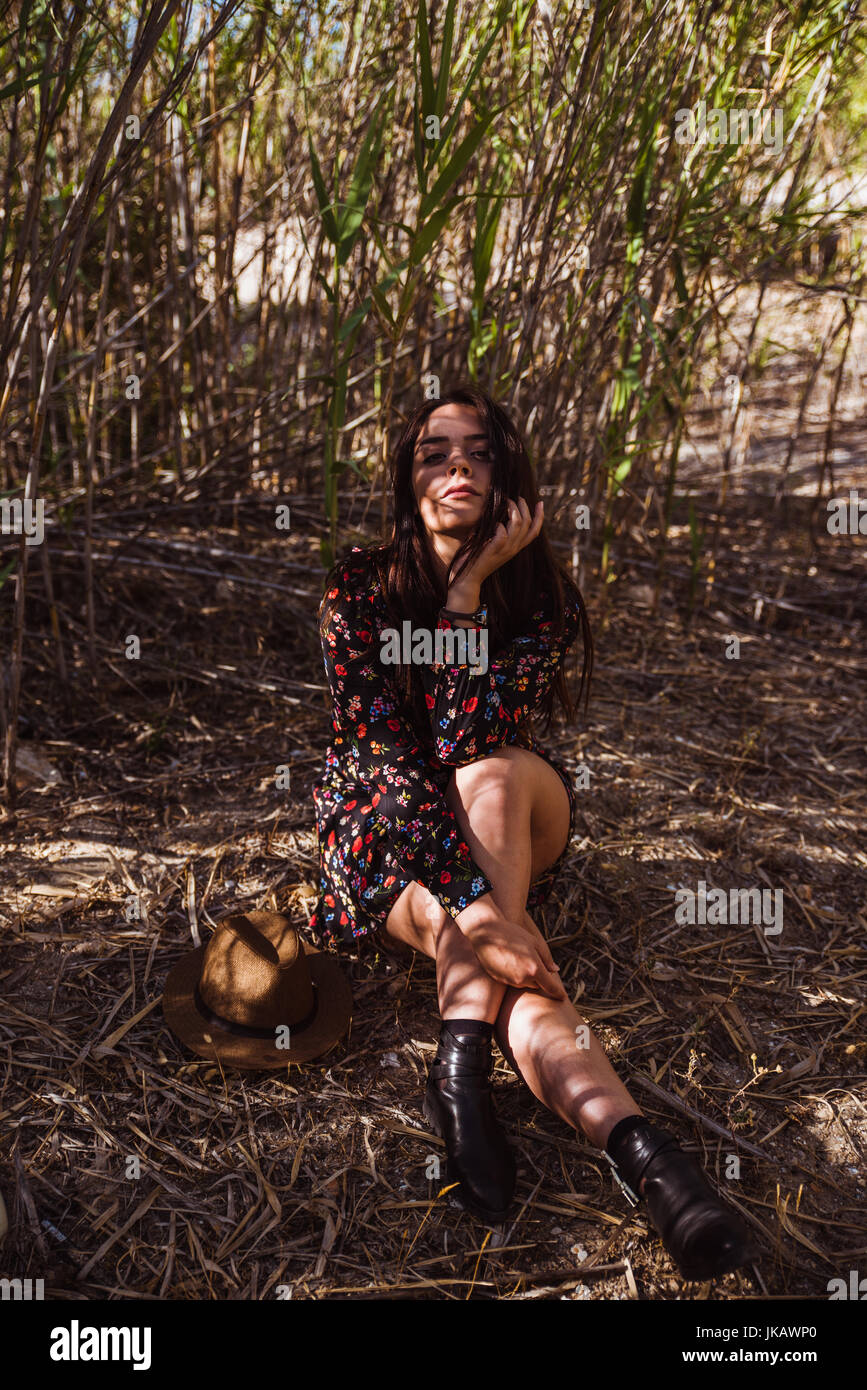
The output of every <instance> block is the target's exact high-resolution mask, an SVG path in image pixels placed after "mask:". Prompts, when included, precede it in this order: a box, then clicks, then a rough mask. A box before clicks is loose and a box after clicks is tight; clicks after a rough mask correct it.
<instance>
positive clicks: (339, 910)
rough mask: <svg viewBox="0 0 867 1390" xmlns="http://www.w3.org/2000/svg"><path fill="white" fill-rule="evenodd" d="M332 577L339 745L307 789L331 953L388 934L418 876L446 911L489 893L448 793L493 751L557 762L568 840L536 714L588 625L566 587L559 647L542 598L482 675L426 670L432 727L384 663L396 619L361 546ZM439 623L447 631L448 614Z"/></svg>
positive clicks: (545, 881)
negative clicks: (460, 771) (422, 721)
mask: <svg viewBox="0 0 867 1390" xmlns="http://www.w3.org/2000/svg"><path fill="white" fill-rule="evenodd" d="M329 581H330V587H329V588H328V589H327V590H326V596H327V598H328V599H329V600H331V599H333V600H336V602H335V605H334V607H333V609H332V610H331V612H330V615H329V614H325V615H324V617H323V620H322V623H321V626H320V635H321V639H322V655H323V661H324V664H325V673H326V676H327V679H328V685H329V688H330V691H331V698H332V702H333V714H332V739H331V742H330V744H329V746H328V750H327V754H326V760H325V771H324V774H323V775H322V777H321V778H320V779H319V780H318V781H317V782H316V783H315V785H314V787H313V802H314V806H315V810H316V829H317V836H318V845H319V865H320V885H319V896H318V898H317V901H316V903H315V906H314V909H313V913H312V915H311V918H310V929H311V931H312V933H313V934H314V936H315V937H316V938H317V939H318V940H319V941H320V942H321V943H322V944H326V945H327V944H328V943H329V942H331V941H336V942H338V943H339V942H345V943H348V944H351V943H352V942H353V941H354V940H355V939H356V938H357V937H359V936H363V935H365V934H366V933H368V932H372V931H376V930H378V929H382V928H384V925H385V920H386V918H387V917H388V914H389V912H390V911H391V909H392V907H393V906H394V903H395V902H396V900H397V898H398V897H399V896H400V894H401V892H402V891H403V889H404V888H405V887H406V885H407V884H408V883H410V882H412V880H413V879H416V880H418V882H419V883H421V884H423V885H424V887H425V888H427V889H428V890H429V891H430V892H431V893H432V894H433V896H434V897H435V898H436V899H437V900H438V901H439V902H440V903H441V904H442V906H443V907H444V908H445V910H446V911H447V912H448V913H449V914H450V915H451V916H455V915H456V914H457V913H458V912H460V911H461V909H462V908H464V907H468V906H469V904H470V903H472V902H475V900H476V899H477V898H480V897H482V896H483V894H485V893H489V892H490V891H491V888H492V885H491V882H490V880H489V879H488V878H487V877H486V875H485V874H484V873H482V871H481V869H480V868H479V866H478V864H476V863H475V861H474V860H473V857H472V855H471V853H470V848H469V845H468V844H467V843H466V841H465V840H464V839H463V837H462V834H461V829H460V826H459V824H458V822H457V820H456V819H455V817H454V815H453V813H452V811H451V809H450V808H449V806H448V805H447V803H446V800H445V790H446V788H447V786H448V783H449V781H450V779H451V777H452V774H453V772H454V770H455V768H456V767H461V766H463V765H464V764H466V763H470V762H474V761H476V760H477V759H479V758H484V757H486V756H487V755H488V754H490V753H491V752H493V751H494V750H495V749H496V748H501V747H503V746H504V745H507V744H514V745H517V746H519V747H523V748H529V749H530V750H531V751H532V752H534V753H537V754H539V756H540V757H543V758H545V759H546V761H547V762H549V763H550V764H551V766H552V767H553V768H554V769H555V771H556V772H557V773H558V774H559V776H560V777H561V778H562V780H563V783H564V785H565V787H566V791H567V793H568V795H569V805H570V812H571V817H570V834H569V838H570V840H571V837H572V834H573V832H574V828H575V814H576V805H577V800H576V793H575V789H574V786H573V783H572V779H571V777H570V775H569V771H568V769H567V768H566V765H565V764H564V763H562V762H561V761H560V760H559V759H558V758H555V757H553V756H552V755H551V754H550V753H548V752H547V750H546V749H545V748H543V747H542V746H541V744H540V743H539V741H538V739H537V738H536V736H535V735H534V734H533V732H532V730H531V728H530V727H529V719H530V716H531V715H532V714H533V712H534V711H535V710H537V708H538V706H539V704H540V702H541V700H542V699H543V698H544V697H545V695H546V694H547V691H548V690H549V688H550V685H551V683H552V681H553V680H554V678H555V676H556V672H557V668H558V666H559V665H560V663H561V662H562V660H563V657H564V655H565V654H566V652H567V651H568V649H569V648H570V647H571V645H572V643H573V642H574V641H575V638H576V637H577V635H578V633H579V631H580V599H579V596H578V592H577V590H576V589H575V588H574V586H573V585H568V584H565V585H564V590H565V595H564V597H565V603H566V627H565V635H564V636H562V637H560V638H559V639H557V638H556V636H555V634H554V631H553V623H552V617H553V615H552V613H551V611H550V606H549V603H550V601H549V600H548V601H546V599H545V597H544V596H540V598H539V603H538V607H537V608H536V609H535V610H534V612H533V614H532V617H531V620H530V623H529V624H528V631H527V632H526V633H524V634H520V635H518V636H517V637H515V638H514V639H513V640H512V641H511V642H509V643H508V644H506V645H505V646H504V647H503V648H502V649H501V650H500V651H498V652H496V653H493V652H490V651H489V653H488V668H487V671H486V672H485V673H484V674H481V673H480V672H478V671H476V672H473V671H472V669H471V666H470V665H469V664H467V665H464V666H460V665H457V664H455V663H453V662H443V663H440V664H437V663H436V662H431V663H429V664H425V665H421V666H419V668H418V669H419V673H420V676H421V679H422V683H423V685H424V689H425V703H426V705H427V709H428V715H429V726H428V727H427V728H423V729H419V728H417V727H416V724H415V722H414V719H413V714H412V711H411V709H410V707H409V705H408V704H407V702H406V701H405V699H404V697H403V693H402V691H401V690H400V688H399V687H398V685H397V682H396V681H395V678H394V674H393V673H394V672H395V671H396V670H397V668H396V667H393V666H389V665H386V664H384V663H383V662H382V661H381V660H380V651H381V647H382V639H381V637H380V634H381V632H382V630H383V629H384V628H394V626H395V624H394V618H393V617H392V616H391V615H390V613H389V612H388V609H387V607H386V604H385V599H384V596H383V593H382V589H381V586H380V583H379V579H378V576H377V574H376V569H375V567H374V566H373V564H372V562H371V558H370V553H369V551H366V550H364V549H362V547H361V546H355V547H354V548H353V550H352V551H351V553H350V554H349V555H348V556H347V557H346V558H345V559H344V560H343V561H341V562H339V563H338V565H337V566H335V567H334V569H332V571H331V574H330V576H329ZM439 626H440V627H441V628H443V629H448V628H450V627H451V626H452V624H451V623H449V621H448V619H446V618H441V619H440V620H439ZM398 630H399V629H398ZM567 848H568V844H567ZM565 853H566V851H565V850H564V851H563V854H561V856H560V858H559V859H558V860H557V862H556V863H555V864H553V865H552V866H551V867H550V868H549V869H548V870H547V871H546V872H545V873H544V874H543V875H542V876H541V877H540V878H538V879H536V880H535V881H534V882H533V883H532V884H531V885H530V891H529V894H528V898H527V909H528V911H532V910H533V909H534V908H535V907H538V906H539V904H540V903H541V902H542V901H544V899H545V897H547V895H548V893H549V892H550V890H551V886H552V884H553V882H554V880H555V879H556V877H557V874H558V872H559V870H560V867H561V864H562V860H563V859H564V857H565Z"/></svg>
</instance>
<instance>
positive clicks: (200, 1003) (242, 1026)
mask: <svg viewBox="0 0 867 1390" xmlns="http://www.w3.org/2000/svg"><path fill="white" fill-rule="evenodd" d="M311 984H313V982H312V980H311ZM317 994H318V991H317V987H316V985H313V1008H312V1009H311V1010H310V1012H309V1013H307V1014H305V1015H304V1017H303V1018H302V1019H300V1020H299V1022H298V1023H287V1024H285V1025H284V1024H280V1023H275V1024H274V1025H273V1026H272V1027H271V1028H254V1027H253V1026H252V1025H250V1024H247V1023H235V1022H234V1020H233V1019H231V1018H223V1017H222V1015H221V1014H215V1013H214V1011H213V1009H209V1008H208V1006H207V1004H206V1003H205V1001H204V999H203V998H202V996H201V994H200V993H199V986H198V985H196V986H195V988H194V990H193V1003H194V1004H195V1006H196V1008H197V1009H198V1011H199V1013H200V1014H201V1015H202V1017H203V1018H204V1020H205V1022H206V1023H213V1024H214V1025H215V1026H216V1027H218V1028H223V1029H225V1031H226V1032H227V1033H234V1034H236V1036H237V1037H239V1038H273V1037H274V1033H275V1031H276V1029H277V1028H282V1027H287V1028H288V1029H289V1037H290V1039H291V1037H292V1034H293V1033H303V1032H304V1030H305V1028H309V1027H310V1024H311V1023H312V1022H313V1020H314V1019H315V1017H316V1014H317V1012H318V1010H319V1000H318V998H317Z"/></svg>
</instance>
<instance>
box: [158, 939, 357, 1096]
mask: <svg viewBox="0 0 867 1390" xmlns="http://www.w3.org/2000/svg"><path fill="white" fill-rule="evenodd" d="M301 945H302V947H303V948H304V954H305V955H306V957H307V964H308V967H309V969H310V978H311V980H312V981H313V983H314V984H315V985H316V987H317V994H316V1000H317V1011H316V1015H315V1017H314V1018H313V1019H312V1021H311V1022H310V1023H309V1024H308V1025H307V1027H306V1028H303V1029H299V1030H296V1029H294V1028H290V1030H289V1041H290V1044H291V1046H290V1047H280V1048H278V1047H277V1037H276V1030H275V1036H274V1037H273V1038H245V1037H240V1036H239V1035H238V1034H236V1033H229V1032H227V1031H226V1030H225V1029H222V1028H220V1027H218V1026H217V1025H215V1024H213V1023H211V1022H209V1021H208V1020H207V1019H205V1018H203V1017H202V1015H201V1014H200V1013H199V1010H198V1008H197V1007H196V1001H195V989H196V985H197V984H198V983H199V980H200V979H201V974H202V959H203V956H204V954H205V946H204V945H202V946H197V947H196V949H195V950H194V951H190V952H188V954H187V955H185V956H183V957H182V959H181V960H179V961H178V963H177V965H175V966H173V967H172V969H171V970H170V971H169V974H168V977H167V979H166V983H165V986H164V987H163V998H162V1004H163V1016H164V1018H165V1020H166V1023H167V1024H168V1026H169V1027H170V1028H171V1030H172V1032H173V1033H174V1034H175V1036H176V1037H178V1038H180V1040H181V1042H183V1043H185V1044H186V1046H187V1047H189V1048H190V1049H191V1050H192V1051H193V1052H197V1053H198V1054H199V1056H200V1057H208V1058H210V1059H211V1060H212V1061H214V1062H217V1061H219V1062H222V1063H223V1064H224V1065H225V1066H229V1067H240V1068H242V1069H243V1070H249V1071H264V1070H272V1071H277V1070H278V1069H279V1068H281V1067H285V1066H286V1063H287V1062H309V1061H310V1060H311V1059H312V1058H314V1057H320V1056H322V1054H323V1053H325V1052H328V1051H329V1049H330V1048H332V1047H333V1046H334V1045H335V1043H337V1042H339V1041H340V1039H341V1038H342V1037H343V1034H344V1033H345V1032H346V1029H347V1028H348V1027H349V1021H350V1019H351V1017H352V988H351V986H350V983H349V981H348V980H347V978H346V976H345V975H344V973H343V970H342V969H341V967H340V964H339V963H338V961H336V960H335V959H334V957H333V956H332V955H330V954H329V953H328V952H327V951H319V950H317V949H316V948H315V947H314V946H311V945H309V943H308V942H306V941H302V943H301Z"/></svg>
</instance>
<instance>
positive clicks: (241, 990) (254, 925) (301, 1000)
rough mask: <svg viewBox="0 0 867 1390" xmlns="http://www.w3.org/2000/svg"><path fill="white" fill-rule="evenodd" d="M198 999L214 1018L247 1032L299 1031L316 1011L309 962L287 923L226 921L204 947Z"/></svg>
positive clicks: (256, 918)
mask: <svg viewBox="0 0 867 1390" xmlns="http://www.w3.org/2000/svg"><path fill="white" fill-rule="evenodd" d="M199 994H200V996H201V998H202V1000H203V1002H204V1003H205V1004H206V1005H207V1007H208V1008H209V1009H211V1010H212V1011H213V1012H214V1013H215V1014H218V1015H219V1016H220V1017H221V1018H225V1019H228V1020H229V1021H230V1022H231V1023H237V1024H241V1025H242V1026H244V1027H248V1028H274V1029H277V1028H279V1027H280V1026H286V1027H287V1028H289V1029H290V1030H291V1028H292V1027H293V1026H294V1025H298V1024H300V1023H302V1021H304V1020H306V1019H307V1018H309V1016H310V1013H311V1011H312V1010H313V1008H314V1002H315V1001H314V994H313V981H312V979H311V977H310V967H309V965H308V962H307V956H306V955H305V952H304V950H303V948H302V946H301V941H300V939H299V936H298V933H297V931H296V930H295V928H294V927H293V926H292V923H291V922H290V920H289V918H288V917H285V916H283V915H282V913H278V912H240V913H236V914H234V915H232V916H230V917H224V918H223V919H222V920H221V921H220V922H219V923H218V924H217V929H216V931H215V932H214V934H213V936H212V937H211V939H210V941H209V942H208V944H207V946H206V947H205V951H204V956H203V959H202V973H201V977H200V979H199Z"/></svg>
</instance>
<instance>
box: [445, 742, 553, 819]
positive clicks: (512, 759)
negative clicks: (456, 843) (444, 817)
mask: <svg viewBox="0 0 867 1390" xmlns="http://www.w3.org/2000/svg"><path fill="white" fill-rule="evenodd" d="M534 756H535V755H534V754H533V753H531V752H530V750H529V749H527V748H514V747H508V748H498V749H496V750H495V751H494V752H493V753H489V754H488V755H487V756H486V757H484V758H477V759H476V760H475V761H474V762H471V763H464V765H463V766H462V767H456V768H455V770H454V772H453V774H452V776H451V778H450V779H449V783H448V786H447V788H446V793H445V795H446V801H447V803H448V804H449V806H450V807H451V809H452V810H453V811H454V810H455V808H456V807H457V806H460V807H462V808H463V809H464V810H468V809H469V807H470V806H471V805H472V804H473V802H475V801H477V800H478V799H479V798H480V797H483V798H484V801H485V806H486V808H490V810H491V811H506V810H508V809H511V810H512V812H513V813H514V812H515V811H516V810H517V809H518V807H519V806H520V804H521V802H522V801H525V802H526V804H527V806H529V805H530V804H531V801H532V791H533V772H534V766H533V761H532V760H533V758H534Z"/></svg>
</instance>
